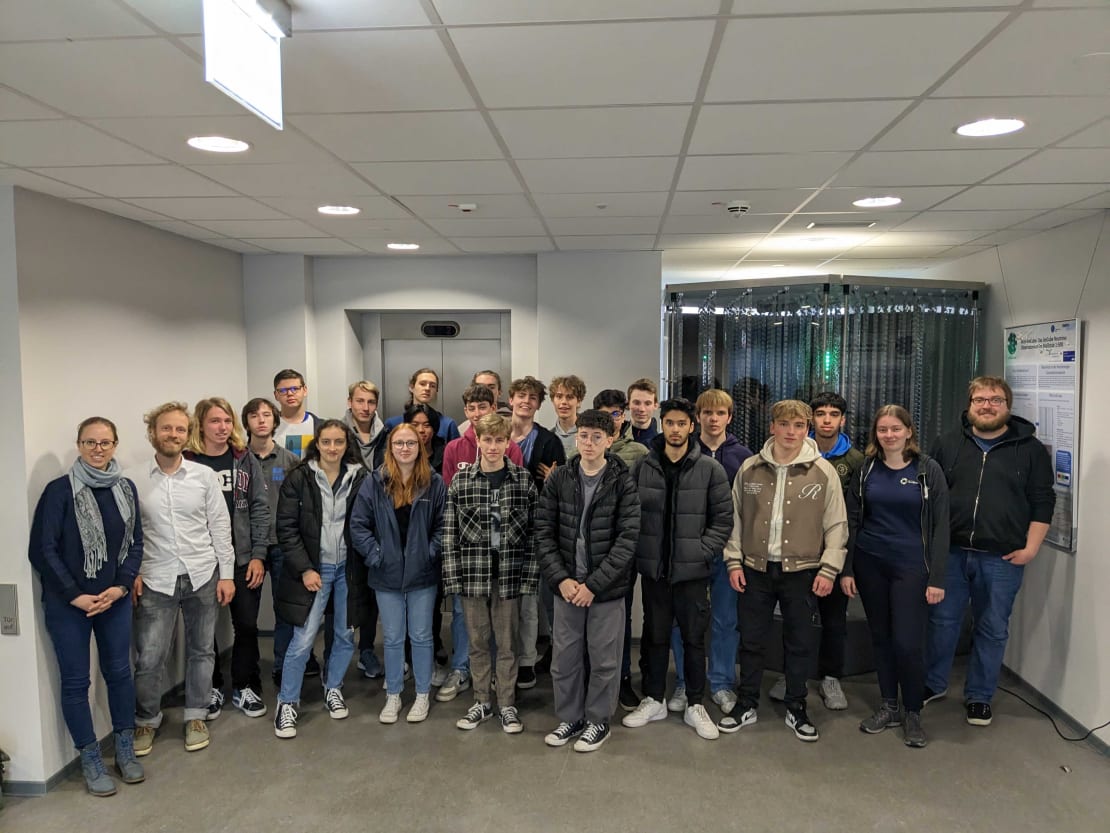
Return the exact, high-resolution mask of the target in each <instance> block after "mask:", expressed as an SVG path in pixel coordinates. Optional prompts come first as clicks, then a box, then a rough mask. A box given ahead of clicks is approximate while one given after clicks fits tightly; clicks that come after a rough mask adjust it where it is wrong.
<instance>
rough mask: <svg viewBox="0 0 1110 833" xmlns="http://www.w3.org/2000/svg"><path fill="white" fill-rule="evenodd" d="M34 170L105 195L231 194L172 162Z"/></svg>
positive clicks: (175, 195)
mask: <svg viewBox="0 0 1110 833" xmlns="http://www.w3.org/2000/svg"><path fill="white" fill-rule="evenodd" d="M35 172H36V173H40V174H43V175H44V176H50V177H54V178H55V179H60V180H62V181H63V182H68V183H70V184H72V185H76V186H77V187H79V188H86V189H88V190H90V191H96V192H98V193H100V194H103V195H104V196H108V197H223V196H233V195H232V193H231V192H230V191H229V190H228V189H227V188H224V187H222V186H221V185H218V184H216V183H215V182H211V181H210V180H207V179H205V178H204V177H203V176H200V175H198V174H196V173H193V172H192V171H190V170H186V169H185V168H179V167H177V166H175V165H135V166H127V165H104V166H101V167H96V168H38V169H36V171H35Z"/></svg>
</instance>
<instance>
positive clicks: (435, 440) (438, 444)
mask: <svg viewBox="0 0 1110 833" xmlns="http://www.w3.org/2000/svg"><path fill="white" fill-rule="evenodd" d="M442 418H443V415H442V414H440V412H439V411H437V410H436V409H435V408H433V407H432V406H431V405H425V404H423V403H421V402H417V403H416V404H414V405H408V406H406V407H405V413H404V416H403V417H402V420H403V421H404V422H406V423H408V424H409V425H411V426H412V427H413V428H415V429H416V433H417V435H418V436H419V437H420V442H421V443H422V444H423V446H424V450H425V451H426V452H427V453H428V465H429V466H431V467H432V471H434V472H435V473H436V474H438V475H442V474H443V452H444V449H446V448H447V440H445V439H443V437H441V436H440V435H439V427H440V420H441V419H442Z"/></svg>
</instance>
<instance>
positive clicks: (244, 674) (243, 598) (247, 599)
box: [212, 564, 262, 692]
mask: <svg viewBox="0 0 1110 833" xmlns="http://www.w3.org/2000/svg"><path fill="white" fill-rule="evenodd" d="M261 604H262V587H261V585H259V586H258V587H257V588H255V589H254V590H251V589H250V588H249V587H247V565H246V564H244V565H242V566H239V565H236V567H235V597H234V598H233V599H232V600H231V604H230V605H228V609H229V610H230V611H231V627H232V629H233V630H234V632H235V641H234V643H232V646H231V687H232V688H239V689H242V688H246V687H247V686H250V687H251V688H253V689H254V690H255V691H256V692H261V691H262V677H261V676H260V675H259V672H258V608H259V606H260V605H261ZM223 687H224V675H223V673H222V672H221V671H220V646H219V644H218V643H217V644H216V664H215V666H213V669H212V688H219V689H222V688H223Z"/></svg>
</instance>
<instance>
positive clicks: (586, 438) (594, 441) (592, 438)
mask: <svg viewBox="0 0 1110 833" xmlns="http://www.w3.org/2000/svg"><path fill="white" fill-rule="evenodd" d="M574 437H575V439H576V440H577V441H578V442H580V443H585V444H586V445H601V444H602V443H603V442H605V435H604V434H583V433H582V432H581V431H579V432H578V433H577V434H575V435H574Z"/></svg>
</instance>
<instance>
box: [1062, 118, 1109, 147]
mask: <svg viewBox="0 0 1110 833" xmlns="http://www.w3.org/2000/svg"><path fill="white" fill-rule="evenodd" d="M1060 147H1065V148H1110V118H1106V119H1103V120H1102V121H1100V122H1099V123H1098V124H1095V125H1092V126H1091V127H1088V128H1087V129H1086V130H1084V131H1083V132H1081V133H1077V134H1076V135H1075V136H1072V137H1071V138H1070V139H1067V140H1066V141H1063V142H1061V143H1060Z"/></svg>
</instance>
